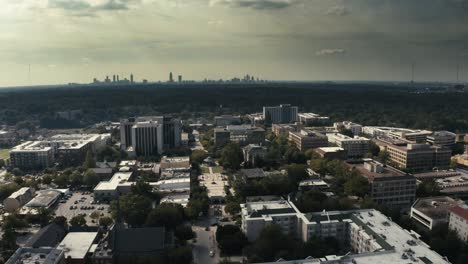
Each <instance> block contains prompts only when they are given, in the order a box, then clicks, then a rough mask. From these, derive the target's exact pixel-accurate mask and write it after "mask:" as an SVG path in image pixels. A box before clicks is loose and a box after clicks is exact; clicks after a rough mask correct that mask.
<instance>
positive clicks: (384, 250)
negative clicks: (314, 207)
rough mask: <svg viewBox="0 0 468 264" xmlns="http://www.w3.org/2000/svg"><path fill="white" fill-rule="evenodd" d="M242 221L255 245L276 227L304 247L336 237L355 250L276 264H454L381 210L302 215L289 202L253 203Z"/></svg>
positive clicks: (244, 207) (245, 207)
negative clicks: (265, 231)
mask: <svg viewBox="0 0 468 264" xmlns="http://www.w3.org/2000/svg"><path fill="white" fill-rule="evenodd" d="M241 216H242V227H241V228H242V231H243V232H244V233H245V234H246V236H247V238H248V239H249V241H253V240H255V239H256V238H257V237H258V235H259V233H260V232H261V230H262V229H263V227H264V226H266V225H269V224H273V223H274V224H277V225H279V226H280V227H281V229H282V230H283V232H284V233H287V234H291V235H292V236H294V237H296V238H298V239H300V240H302V241H309V240H310V239H311V238H313V237H318V238H322V239H325V238H328V237H333V238H335V239H337V240H338V241H339V242H340V243H341V244H342V245H344V246H347V247H348V248H349V253H348V254H346V255H344V256H337V255H331V256H326V257H323V258H320V259H314V258H311V257H309V258H307V259H304V260H292V261H286V260H278V261H275V262H271V263H284V264H292V263H294V264H296V263H302V264H309V263H314V264H315V263H316V264H338V263H344V264H352V263H363V264H372V263H398V264H400V263H401V264H407V263H409V262H411V263H440V264H448V263H449V262H448V261H447V259H446V258H445V257H443V256H441V255H439V254H438V253H437V252H435V251H433V250H431V249H430V248H429V246H428V245H427V244H426V243H424V242H423V241H422V240H421V239H420V235H419V234H417V233H415V232H414V231H408V230H405V229H403V228H401V227H400V226H399V225H397V224H396V223H394V222H392V220H391V219H389V218H388V217H387V216H385V215H384V214H382V213H381V212H379V211H377V210H375V209H365V210H350V211H323V212H317V213H301V212H300V211H299V210H298V209H297V208H296V206H295V205H294V204H293V203H292V202H290V201H285V200H283V199H279V200H273V201H272V200H266V201H256V202H252V201H249V199H248V200H247V203H245V204H241Z"/></svg>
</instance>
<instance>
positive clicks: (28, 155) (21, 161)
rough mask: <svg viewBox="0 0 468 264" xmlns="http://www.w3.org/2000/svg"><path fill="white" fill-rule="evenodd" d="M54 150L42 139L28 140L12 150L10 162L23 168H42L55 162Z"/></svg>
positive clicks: (13, 165)
mask: <svg viewBox="0 0 468 264" xmlns="http://www.w3.org/2000/svg"><path fill="white" fill-rule="evenodd" d="M54 160H55V159H54V151H53V149H52V147H51V146H50V145H49V144H46V143H44V142H41V141H27V142H25V143H23V144H21V145H18V146H16V147H14V148H13V149H12V150H11V151H10V164H11V167H13V168H20V169H22V170H40V169H44V168H47V167H49V166H51V165H52V164H53V163H54Z"/></svg>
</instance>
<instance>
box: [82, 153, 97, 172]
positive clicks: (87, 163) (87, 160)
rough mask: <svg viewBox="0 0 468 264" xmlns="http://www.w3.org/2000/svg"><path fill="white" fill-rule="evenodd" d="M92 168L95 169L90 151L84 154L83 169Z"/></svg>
mask: <svg viewBox="0 0 468 264" xmlns="http://www.w3.org/2000/svg"><path fill="white" fill-rule="evenodd" d="M94 167H96V161H95V160H94V156H93V152H92V151H91V150H88V152H86V158H85V161H84V163H83V168H84V169H85V170H87V169H91V168H94Z"/></svg>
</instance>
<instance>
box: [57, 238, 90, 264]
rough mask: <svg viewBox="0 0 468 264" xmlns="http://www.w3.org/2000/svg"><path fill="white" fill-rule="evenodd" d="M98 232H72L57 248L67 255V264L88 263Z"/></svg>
mask: <svg viewBox="0 0 468 264" xmlns="http://www.w3.org/2000/svg"><path fill="white" fill-rule="evenodd" d="M96 238H97V232H70V233H68V234H67V235H66V236H65V238H64V239H63V240H62V242H60V244H59V245H58V246H57V249H59V250H62V251H63V252H64V254H65V260H66V263H67V264H84V263H88V259H89V258H90V257H91V255H92V253H91V252H90V250H91V246H92V245H93V244H94V243H95V242H96Z"/></svg>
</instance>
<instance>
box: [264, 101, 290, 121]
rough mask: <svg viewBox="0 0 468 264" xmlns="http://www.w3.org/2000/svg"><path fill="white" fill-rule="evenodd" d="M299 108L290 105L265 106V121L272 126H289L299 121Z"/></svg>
mask: <svg viewBox="0 0 468 264" xmlns="http://www.w3.org/2000/svg"><path fill="white" fill-rule="evenodd" d="M297 113H298V107H297V106H291V105H290V104H282V105H279V106H264V107H263V120H264V121H265V122H266V123H271V124H288V123H294V122H296V121H297Z"/></svg>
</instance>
